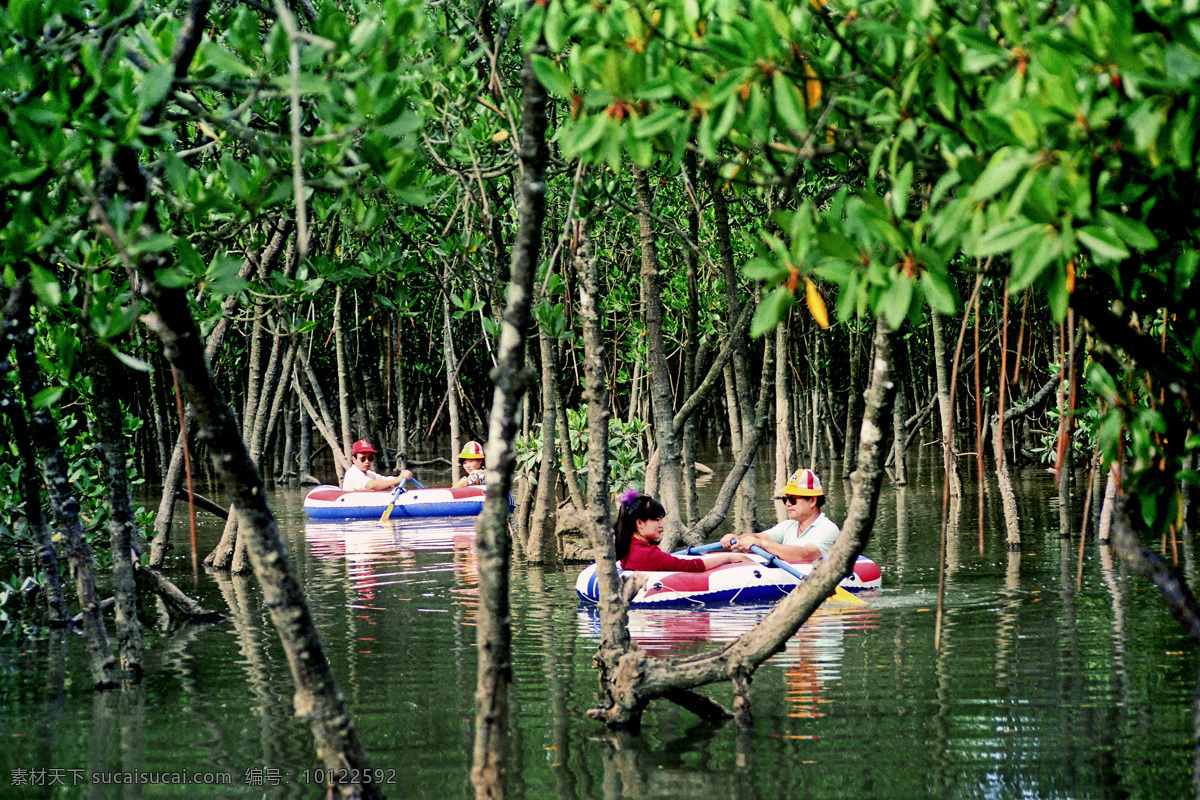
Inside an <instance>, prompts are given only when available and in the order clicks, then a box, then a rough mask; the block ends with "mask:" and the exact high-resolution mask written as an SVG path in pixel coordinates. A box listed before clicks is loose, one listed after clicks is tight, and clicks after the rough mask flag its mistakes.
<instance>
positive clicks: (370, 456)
mask: <svg viewBox="0 0 1200 800" xmlns="http://www.w3.org/2000/svg"><path fill="white" fill-rule="evenodd" d="M374 462H375V448H374V447H371V443H370V442H368V441H367V440H366V439H359V440H358V441H357V442H355V443H354V446H353V447H351V448H350V469H348V470H346V474H345V475H344V476H343V477H342V488H343V489H345V490H346V491H350V492H358V491H363V490H366V491H369V492H382V491H386V490H388V489H393V488H395V487H396V486H399V485H400V483H401V482H402V481H406V480H408V479H409V478H411V477H412V473H411V472H409V471H408V470H404V471H402V472H401V473H400V474H399V475H397V476H396V477H394V478H389V477H387V476H385V475H380V474H379V473H378V472H375V471H373V470H372V469H371V464H373V463H374Z"/></svg>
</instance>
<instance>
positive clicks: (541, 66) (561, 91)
mask: <svg viewBox="0 0 1200 800" xmlns="http://www.w3.org/2000/svg"><path fill="white" fill-rule="evenodd" d="M556 5H558V4H557V3H556ZM530 63H531V64H532V66H533V74H534V75H536V76H537V79H538V82H539V83H541V84H542V86H543V87H545V89H546V91H548V92H550V94H552V95H554V96H556V97H559V98H561V99H563V100H570V99H571V95H572V94H574V92H575V87H574V84H572V83H571V79H570V78H569V77H567V73H565V72H563V71H562V70H561V69H559V67H558V65H557V64H555V63H554V62H553V61H551V60H550V59H549V58H546V57H545V56H542V55H534V56H532V57H531V58H530Z"/></svg>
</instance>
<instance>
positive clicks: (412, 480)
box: [405, 478, 429, 489]
mask: <svg viewBox="0 0 1200 800" xmlns="http://www.w3.org/2000/svg"><path fill="white" fill-rule="evenodd" d="M405 480H407V481H408V482H409V483H411V484H412V485H413V486H415V487H417V488H418V489H428V488H429V487H428V486H426V485H425V484H423V483H421V482H420V481H419V480H417V479H416V478H405Z"/></svg>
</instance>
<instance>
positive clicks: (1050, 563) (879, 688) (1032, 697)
mask: <svg viewBox="0 0 1200 800" xmlns="http://www.w3.org/2000/svg"><path fill="white" fill-rule="evenodd" d="M711 463H712V464H713V466H714V467H715V468H716V469H717V472H718V474H721V473H722V472H723V470H724V469H725V468H727V465H723V464H721V463H720V462H719V461H718V460H714V461H712V462H711ZM915 466H916V469H915V470H914V472H915V479H914V481H913V484H912V485H911V486H910V487H909V488H907V489H895V488H894V487H890V486H885V490H884V494H883V497H882V499H881V501H880V506H879V513H878V519H877V523H876V527H875V534H874V538H873V540H872V542H871V544H870V545H869V547H868V549H867V555H869V556H871V557H872V558H874V559H875V560H876V561H878V562H879V564H880V566H881V567H882V569H883V576H884V577H883V581H884V589H883V591H882V593H881V594H880V596H878V597H875V598H872V599H871V601H870V604H869V606H867V607H865V608H864V607H857V606H856V607H838V606H830V607H829V608H828V609H827V610H823V611H821V612H819V613H818V614H817V615H815V616H814V617H813V619H811V620H810V621H809V623H808V624H807V625H806V626H805V627H804V628H802V629H801V630H800V632H799V633H798V634H797V635H796V636H795V637H794V638H793V639H792V640H791V641H790V642H789V643H788V645H787V647H786V648H785V650H784V651H782V652H780V653H779V654H777V655H776V656H774V657H773V658H772V659H771V660H770V661H768V662H767V663H766V664H765V665H764V666H763V667H762V668H760V669H759V671H758V672H757V673H756V675H755V679H754V683H753V689H752V700H753V705H754V714H755V722H756V727H755V729H754V731H753V732H752V733H749V734H739V733H738V731H737V730H736V729H735V728H734V727H733V726H732V725H726V726H723V727H713V726H709V725H705V724H702V723H700V722H699V721H698V720H697V719H696V718H695V717H693V716H691V715H690V714H688V713H687V712H685V711H682V710H680V709H678V708H676V707H674V706H672V705H670V704H667V703H665V702H662V701H656V702H655V703H654V704H653V705H652V706H651V707H650V709H649V711H648V712H647V714H646V717H645V724H644V729H643V731H642V733H641V734H640V735H639V736H632V735H628V734H613V733H609V732H607V731H606V730H604V729H603V728H602V727H600V726H598V725H597V724H596V723H594V722H592V721H590V720H589V719H587V717H586V715H585V714H586V711H587V709H588V708H589V707H590V706H591V705H592V704H593V702H594V692H595V689H596V680H595V674H594V672H593V670H592V668H591V658H592V655H593V652H594V650H595V647H596V644H597V640H598V638H597V637H598V634H597V626H598V623H597V621H596V620H595V619H594V617H593V616H592V615H591V614H589V613H588V610H587V609H581V608H580V607H579V605H578V603H577V601H576V599H575V595H574V590H573V582H574V578H575V574H576V572H577V570H578V567H567V568H565V569H563V568H553V567H551V568H546V569H534V568H526V567H524V566H523V565H518V566H517V567H516V568H515V569H514V574H513V622H514V629H515V631H514V637H515V641H514V660H515V664H514V668H515V688H514V692H513V700H512V712H513V733H512V740H511V758H510V785H511V793H512V795H513V796H514V797H517V798H555V799H556V800H574V799H575V798H580V799H583V798H620V797H628V798H641V797H647V798H681V799H682V800H688V799H690V798H695V799H699V798H800V797H815V798H920V797H930V798H1014V797H1030V798H1106V797H1119V798H1124V797H1132V798H1158V797H1162V798H1177V797H1184V796H1188V795H1190V794H1191V791H1192V790H1191V784H1190V780H1191V778H1190V774H1191V773H1190V763H1191V758H1192V749H1191V734H1190V729H1191V704H1192V696H1193V691H1194V689H1195V685H1196V674H1197V659H1196V657H1195V656H1194V654H1193V650H1192V649H1191V648H1190V646H1189V645H1188V643H1187V642H1186V640H1185V637H1184V636H1183V635H1182V633H1181V632H1180V629H1179V627H1178V626H1177V625H1176V623H1175V622H1174V621H1173V620H1172V619H1171V618H1170V616H1169V615H1168V614H1167V612H1166V611H1164V610H1163V605H1162V602H1161V600H1159V598H1158V596H1157V594H1156V592H1154V591H1153V590H1152V589H1150V588H1149V587H1147V586H1146V585H1145V584H1144V583H1142V582H1140V581H1138V580H1136V579H1131V578H1129V577H1127V576H1126V575H1124V574H1123V572H1122V571H1121V569H1120V567H1119V565H1117V566H1114V565H1113V564H1112V563H1111V561H1110V560H1108V558H1107V557H1106V556H1105V555H1104V554H1103V553H1097V552H1096V550H1095V549H1094V548H1092V547H1089V549H1088V550H1087V552H1086V553H1085V555H1084V561H1083V580H1082V587H1081V588H1080V589H1079V590H1077V589H1076V575H1077V570H1078V561H1077V559H1078V537H1077V536H1076V537H1075V538H1073V539H1071V540H1069V541H1060V539H1059V536H1058V531H1057V528H1058V511H1057V500H1056V499H1054V498H1055V491H1054V487H1053V485H1052V483H1051V481H1050V478H1049V477H1047V476H1045V475H1044V474H1042V473H1037V472H1030V473H1028V474H1026V475H1024V476H1022V477H1021V478H1020V479H1019V480H1020V481H1021V483H1020V485H1019V489H1018V490H1019V491H1020V492H1021V494H1022V500H1021V502H1022V508H1021V510H1022V515H1023V520H1024V524H1025V527H1024V532H1025V545H1024V546H1023V547H1022V548H1021V550H1020V551H1019V552H1017V553H1009V552H1008V551H1007V550H1006V549H1005V547H1004V545H1003V533H1002V531H1001V530H999V529H998V528H997V527H996V526H997V525H1000V524H1001V523H1000V522H999V520H1000V516H999V514H1000V512H999V508H998V499H997V498H996V497H994V496H992V494H990V493H987V492H985V495H984V498H983V500H984V507H985V516H986V525H987V526H988V527H987V529H986V531H985V543H984V547H983V552H982V553H981V552H980V547H979V531H978V527H977V523H976V518H977V509H978V505H977V503H976V498H975V497H974V496H971V497H968V498H967V499H966V500H965V501H964V503H963V505H962V508H961V509H958V512H957V514H956V515H954V517H953V519H954V521H955V524H953V525H952V530H951V543H950V547H949V552H948V561H949V570H948V577H947V587H948V588H947V606H948V609H947V614H946V617H945V620H944V623H943V629H942V643H941V648H940V649H939V650H937V651H935V650H934V648H933V638H934V626H935V609H936V594H937V581H938V575H937V554H938V531H939V525H940V522H939V518H940V517H939V514H940V502H941V492H940V488H939V487H940V483H937V482H935V481H934V478H933V476H932V475H931V472H930V468H929V465H928V464H927V463H924V462H922V463H919V464H917V465H915ZM826 483H827V488H828V489H829V491H830V494H831V502H830V505H829V506H828V507H827V511H829V512H830V516H831V517H833V518H834V519H835V520H837V521H840V520H841V519H842V517H843V515H844V508H845V498H844V496H843V494H842V492H843V487H842V486H841V483H840V481H838V480H836V479H834V476H832V475H830V476H829V479H828V480H827V482H826ZM709 490H710V491H711V487H710V489H709ZM968 490H969V491H971V489H970V487H969V489H968ZM768 494H769V487H766V486H764V491H763V493H762V495H763V496H768ZM301 497H302V492H300V491H279V492H276V493H275V494H274V495H273V496H272V498H271V502H272V507H273V508H275V509H276V511H277V513H278V515H279V517H280V520H281V526H282V528H283V531H284V534H285V536H286V537H287V540H288V543H289V545H290V548H291V552H292V554H293V557H294V562H293V563H294V566H295V569H296V571H297V573H298V575H299V577H300V580H301V581H302V582H303V585H304V587H305V590H306V592H307V593H308V598H309V602H310V604H311V606H312V609H313V612H314V614H315V616H316V619H317V623H318V624H319V626H320V628H321V631H322V635H323V641H324V644H325V647H326V649H327V653H328V656H329V658H330V660H331V662H332V663H333V665H334V669H335V671H336V673H337V677H338V680H339V683H340V686H341V688H342V690H343V692H344V693H345V695H346V697H347V700H348V702H349V705H350V708H351V709H352V711H353V713H354V716H355V719H356V722H357V724H358V726H359V730H360V733H361V735H362V737H363V739H364V741H365V743H366V745H367V747H368V749H369V751H370V753H371V756H372V759H373V763H374V765H375V767H377V768H378V769H379V770H380V771H381V772H380V777H382V778H383V780H384V781H385V782H386V783H387V784H388V786H387V794H388V796H390V797H397V798H435V799H436V800H447V799H448V798H465V797H470V796H471V786H470V782H469V779H468V771H469V761H470V750H471V747H472V744H473V717H474V710H473V693H474V689H475V643H474V637H475V616H476V609H477V578H476V574H475V573H476V561H475V548H474V540H475V536H474V529H473V525H472V521H468V522H467V523H466V524H421V523H419V521H418V524H413V523H414V521H403V522H392V523H388V524H381V523H378V522H375V521H364V522H353V523H346V524H340V523H328V522H321V523H315V522H309V521H307V520H306V519H305V517H304V515H303V512H302V509H301V506H300V500H301ZM760 513H761V515H762V517H763V518H764V519H768V518H770V517H771V516H772V515H773V513H774V511H773V509H771V508H770V507H769V506H767V505H764V506H763V508H762V509H760ZM219 534H220V530H219V527H217V526H216V525H213V524H206V525H205V527H204V529H203V531H202V539H203V541H202V544H201V547H202V552H207V550H208V549H209V548H211V546H212V545H213V544H214V543H215V541H216V538H217V537H218V536H219ZM186 547H187V545H186V542H184V543H183V544H182V546H181V548H180V551H179V553H178V554H177V556H176V563H175V564H174V567H173V573H174V576H175V577H176V579H177V580H178V581H179V583H180V585H181V586H182V587H183V588H185V589H186V590H187V591H189V592H192V593H193V594H194V595H196V596H198V597H199V598H200V599H201V600H202V601H203V602H204V603H206V604H207V605H208V606H210V607H213V608H220V609H222V610H225V609H228V610H229V614H230V618H229V620H228V621H227V622H224V623H221V624H216V625H207V626H185V627H183V628H181V629H178V630H170V629H168V628H167V626H166V624H165V621H164V618H163V617H162V616H161V615H160V614H159V613H158V612H157V610H155V609H153V608H150V609H148V616H149V618H150V620H151V621H152V622H153V623H154V625H155V628H154V630H152V631H151V632H150V633H149V642H148V645H149V646H148V657H147V668H148V674H147V677H146V680H145V683H144V685H143V686H142V687H140V688H139V689H138V690H137V691H135V692H131V693H127V694H121V693H119V692H114V693H109V694H105V695H96V694H94V693H93V692H92V691H91V689H90V688H89V681H88V680H87V677H86V676H87V670H86V666H85V665H84V663H83V659H82V642H81V639H80V637H78V636H77V635H75V634H56V635H54V636H53V637H51V638H44V639H38V640H35V641H28V640H26V641H22V642H20V643H14V642H13V641H12V637H9V638H6V639H5V640H3V641H2V642H0V668H2V669H3V680H2V686H0V724H2V728H3V734H2V735H3V737H4V739H3V746H2V747H0V770H2V772H0V796H4V797H18V796H19V797H55V798H59V797H72V798H74V797H97V798H99V797H103V798H109V797H112V798H143V797H144V798H159V797H164V798H165V797H188V798H191V797H232V798H251V797H254V798H259V797H268V798H289V797H321V796H324V789H323V788H322V787H320V786H318V785H316V784H317V783H318V782H319V781H318V778H319V777H320V776H319V775H318V774H316V773H315V772H314V769H315V768H316V767H317V763H316V762H315V760H314V758H313V755H312V744H311V735H310V734H309V731H308V728H307V726H305V725H303V724H301V723H298V722H296V721H295V720H294V719H293V718H292V700H291V680H290V674H289V672H288V668H287V664H286V662H285V660H284V658H283V655H282V652H281V648H280V646H279V644H278V640H277V637H276V635H275V632H274V629H273V627H272V626H271V623H270V620H269V617H268V614H267V612H266V610H265V608H264V607H263V604H262V599H261V595H260V593H259V591H258V588H257V586H256V585H255V583H254V581H253V580H252V579H250V580H246V579H240V578H227V577H221V578H218V577H214V576H211V575H201V576H200V578H199V580H198V582H195V583H193V579H192V576H191V575H190V574H189V572H188V570H189V567H188V563H189V561H188V558H187V557H186V555H184V554H183V552H182V551H186ZM1187 554H1188V555H1190V550H1189V551H1188V553H1187ZM763 613H765V610H764V609H758V608H753V607H752V608H746V607H741V608H736V609H720V610H714V611H708V612H703V611H665V610H656V611H639V612H634V613H633V615H632V619H631V628H632V633H633V635H634V637H635V638H636V639H637V640H638V641H639V642H640V643H641V644H642V646H643V647H645V648H646V649H648V650H650V651H651V652H652V653H655V654H662V655H670V654H681V653H690V652H698V651H702V650H704V649H706V648H708V647H711V646H712V645H713V643H715V642H725V641H729V640H731V639H733V638H735V637H737V636H738V635H739V634H740V633H741V632H743V631H745V630H746V629H747V628H748V627H749V626H751V625H752V624H753V623H754V622H755V621H756V620H757V619H758V618H759V616H761V615H762V614H763ZM704 691H706V692H707V693H709V694H710V695H711V696H713V697H715V698H716V699H718V700H719V701H721V702H723V703H725V704H726V705H729V704H730V702H731V699H732V698H731V692H730V690H729V687H728V686H725V685H716V686H710V687H706V688H705V690H704ZM306 770H308V772H307V773H306V772H305V771H306ZM179 771H186V772H187V773H188V774H189V776H190V779H192V780H200V781H221V782H224V783H225V785H222V786H219V787H215V786H204V785H190V786H179V785H166V784H161V783H159V784H155V785H137V784H135V785H116V784H114V783H108V782H106V781H115V780H119V779H122V777H121V774H123V773H137V772H145V773H152V772H159V773H174V772H179ZM171 779H174V778H173V777H172V778H171Z"/></svg>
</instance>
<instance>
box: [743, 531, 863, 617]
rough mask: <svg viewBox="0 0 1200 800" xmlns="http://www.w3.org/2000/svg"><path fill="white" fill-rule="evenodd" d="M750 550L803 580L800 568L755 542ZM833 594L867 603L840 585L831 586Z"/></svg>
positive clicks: (861, 604) (851, 600)
mask: <svg viewBox="0 0 1200 800" xmlns="http://www.w3.org/2000/svg"><path fill="white" fill-rule="evenodd" d="M733 541H734V544H737V540H736V539H734V540H733ZM750 552H751V553H754V555H756V556H762V557H763V558H765V559H767V564H768V566H772V567H778V568H779V569H781V570H783V571H784V572H786V573H788V574H789V575H791V576H792V577H794V578H795V579H796V580H800V581H802V580H804V574H803V573H801V572H800V570H798V569H796V568H795V567H793V566H792V565H791V564H789V563H788V562H786V561H784V560H783V559H782V558H780V557H779V556H773V555H771V554H770V553H768V552H767V551H766V550H763V549H762V548H761V547H759V546H758V545H756V544H752V545H750ZM833 596H834V597H836V598H837V599H839V600H841V601H843V602H846V603H854V604H856V605H860V606H865V605H866V604H867V601H866V600H863V599H861V598H858V597H855V596H854V595H852V594H850V592H848V591H846V590H845V589H843V588H842V587H841V586H838V585H836V584H835V585H834V587H833Z"/></svg>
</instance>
